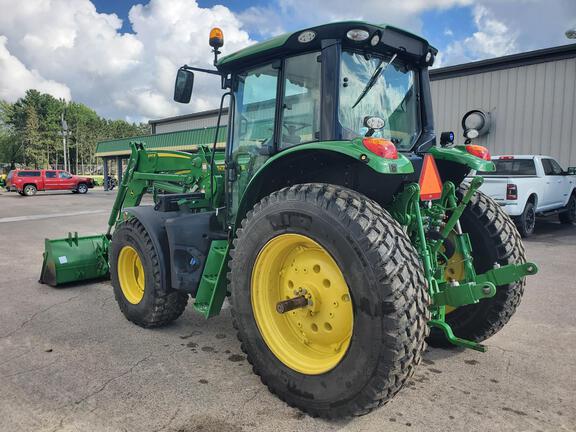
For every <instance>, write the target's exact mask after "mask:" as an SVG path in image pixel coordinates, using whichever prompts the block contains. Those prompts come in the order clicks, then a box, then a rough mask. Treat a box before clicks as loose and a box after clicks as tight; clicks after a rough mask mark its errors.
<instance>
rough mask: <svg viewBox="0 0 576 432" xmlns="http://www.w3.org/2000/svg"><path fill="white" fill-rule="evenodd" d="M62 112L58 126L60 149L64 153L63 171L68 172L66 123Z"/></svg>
mask: <svg viewBox="0 0 576 432" xmlns="http://www.w3.org/2000/svg"><path fill="white" fill-rule="evenodd" d="M64 112H65V111H62V115H61V116H60V126H61V127H62V147H63V153H64V171H68V139H67V135H68V123H66V119H65V118H64Z"/></svg>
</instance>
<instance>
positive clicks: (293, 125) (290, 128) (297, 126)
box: [282, 120, 312, 135]
mask: <svg viewBox="0 0 576 432" xmlns="http://www.w3.org/2000/svg"><path fill="white" fill-rule="evenodd" d="M282 126H284V127H285V128H286V131H287V132H288V133H289V134H290V135H294V134H295V132H298V131H301V130H302V129H304V128H307V127H308V126H312V125H311V124H309V123H302V122H296V121H291V120H287V121H284V123H283V125H282Z"/></svg>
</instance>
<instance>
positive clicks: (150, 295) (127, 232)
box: [110, 219, 188, 328]
mask: <svg viewBox="0 0 576 432" xmlns="http://www.w3.org/2000/svg"><path fill="white" fill-rule="evenodd" d="M158 256H159V251H157V250H156V248H155V247H154V244H153V243H152V240H151V239H150V236H149V235H148V233H147V232H146V229H145V228H144V227H143V226H142V224H141V223H140V222H139V221H138V220H137V219H130V220H129V221H127V222H125V223H123V224H121V225H120V226H119V227H118V228H117V229H116V230H115V231H114V235H113V236H112V243H111V245H110V276H111V279H112V286H113V287H114V296H115V297H116V301H117V302H118V306H119V307H120V310H121V311H122V313H123V314H124V316H125V317H126V318H127V319H128V320H130V321H132V322H133V323H134V324H137V325H139V326H140V327H145V328H152V327H161V326H164V325H166V324H169V323H171V322H172V321H174V320H175V319H176V318H178V317H179V316H180V315H182V312H184V309H185V308H186V304H187V303H188V294H186V293H183V292H180V291H175V290H173V289H171V288H170V287H166V286H164V284H163V283H162V280H163V275H164V272H165V271H166V270H165V269H163V268H162V266H161V264H160V262H161V261H160V260H159V257H158Z"/></svg>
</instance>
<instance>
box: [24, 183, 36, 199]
mask: <svg viewBox="0 0 576 432" xmlns="http://www.w3.org/2000/svg"><path fill="white" fill-rule="evenodd" d="M37 191H38V189H36V186H34V185H26V186H24V191H23V193H24V195H26V196H33V195H36V192H37Z"/></svg>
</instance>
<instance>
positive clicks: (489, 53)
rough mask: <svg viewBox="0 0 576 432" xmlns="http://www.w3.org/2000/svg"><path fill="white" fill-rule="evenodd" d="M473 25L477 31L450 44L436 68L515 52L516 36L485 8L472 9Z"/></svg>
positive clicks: (480, 6)
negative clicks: (446, 64) (441, 65)
mask: <svg viewBox="0 0 576 432" xmlns="http://www.w3.org/2000/svg"><path fill="white" fill-rule="evenodd" d="M474 25H475V27H476V28H477V29H478V30H477V31H476V32H474V33H473V34H472V35H471V36H469V37H467V38H465V39H463V40H459V41H455V42H452V43H450V44H449V45H448V47H447V48H446V50H445V51H444V52H442V53H441V54H442V56H441V58H440V59H439V61H438V63H437V66H438V65H440V64H445V63H464V62H467V61H472V60H480V59H484V58H489V57H498V56H503V55H506V54H511V53H513V52H516V51H517V46H516V38H517V34H516V33H515V32H513V31H511V30H510V29H509V28H508V26H506V24H504V23H503V22H502V21H499V20H498V19H496V18H495V17H494V15H493V14H492V13H491V12H490V11H489V10H488V9H487V8H486V7H485V6H482V5H478V6H475V7H474Z"/></svg>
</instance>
